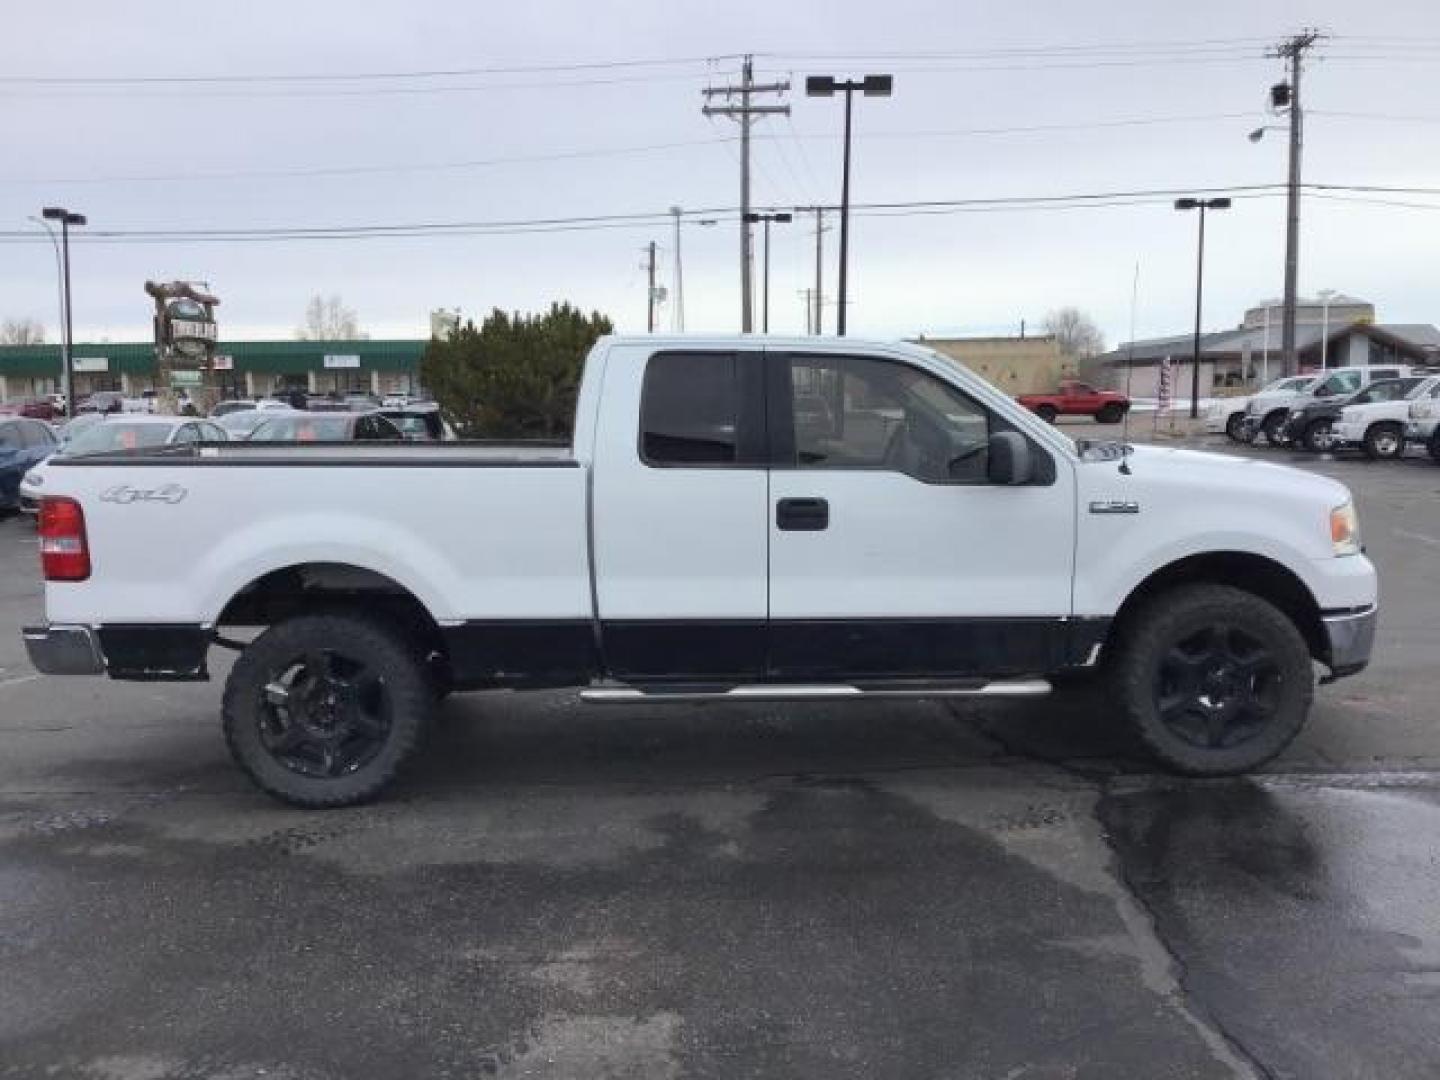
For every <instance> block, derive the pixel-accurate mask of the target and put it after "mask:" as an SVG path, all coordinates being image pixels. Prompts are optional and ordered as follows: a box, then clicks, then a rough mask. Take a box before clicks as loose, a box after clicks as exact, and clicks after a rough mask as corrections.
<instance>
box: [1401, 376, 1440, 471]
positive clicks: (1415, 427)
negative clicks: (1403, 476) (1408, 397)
mask: <svg viewBox="0 0 1440 1080" xmlns="http://www.w3.org/2000/svg"><path fill="white" fill-rule="evenodd" d="M1405 445H1407V446H1422V447H1424V448H1425V450H1426V452H1428V453H1429V455H1430V460H1431V461H1434V462H1435V463H1436V464H1437V465H1440V389H1432V391H1431V392H1430V393H1429V394H1428V395H1427V396H1423V397H1417V398H1415V399H1414V400H1412V401H1411V402H1410V410H1409V416H1408V417H1407V418H1406V420H1405Z"/></svg>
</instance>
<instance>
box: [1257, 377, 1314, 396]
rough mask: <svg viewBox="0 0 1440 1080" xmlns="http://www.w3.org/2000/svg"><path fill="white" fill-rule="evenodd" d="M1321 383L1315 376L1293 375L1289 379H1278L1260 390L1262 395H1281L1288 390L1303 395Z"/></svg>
mask: <svg viewBox="0 0 1440 1080" xmlns="http://www.w3.org/2000/svg"><path fill="white" fill-rule="evenodd" d="M1317 381H1319V380H1317V379H1316V377H1315V376H1314V375H1291V376H1289V377H1288V378H1284V379H1276V380H1275V381H1274V382H1272V383H1270V384H1268V385H1267V386H1263V387H1261V388H1260V393H1262V394H1279V393H1283V392H1284V391H1287V390H1293V391H1294V392H1295V393H1297V394H1303V393H1304V392H1305V391H1306V390H1309V389H1310V387H1312V386H1314V385H1315V383H1316V382H1317Z"/></svg>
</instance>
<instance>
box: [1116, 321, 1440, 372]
mask: <svg viewBox="0 0 1440 1080" xmlns="http://www.w3.org/2000/svg"><path fill="white" fill-rule="evenodd" d="M1353 333H1362V334H1365V335H1366V336H1368V337H1374V338H1378V339H1380V340H1382V341H1386V342H1389V343H1390V344H1392V345H1395V346H1396V347H1397V348H1399V349H1401V350H1403V351H1406V352H1409V353H1410V354H1411V355H1412V356H1414V357H1415V358H1416V359H1421V358H1424V357H1425V356H1426V354H1428V353H1429V352H1431V351H1432V350H1437V349H1440V329H1437V328H1436V327H1434V326H1431V325H1430V324H1429V323H1380V324H1376V323H1363V322H1356V323H1347V324H1345V325H1341V326H1337V327H1334V328H1332V329H1331V330H1330V333H1329V335H1328V337H1329V340H1330V343H1331V345H1334V343H1335V342H1337V341H1339V340H1341V339H1342V338H1345V337H1348V336H1349V335H1350V334H1353ZM1325 336H1326V335H1324V334H1322V333H1321V327H1319V326H1309V325H1305V326H1297V327H1295V349H1296V351H1297V352H1299V353H1305V352H1309V351H1310V350H1312V349H1318V348H1319V347H1320V341H1321V338H1322V337H1325ZM1194 342H1195V336H1194V334H1174V335H1171V336H1169V337H1162V338H1147V339H1145V340H1143V341H1134V342H1124V343H1122V344H1120V345H1119V346H1117V347H1116V348H1115V349H1113V350H1111V351H1110V352H1108V353H1106V354H1105V355H1104V356H1102V357H1101V358H1100V359H1101V362H1102V363H1106V364H1112V365H1119V364H1126V363H1129V362H1131V361H1133V362H1134V363H1137V364H1158V363H1159V362H1160V361H1161V360H1163V359H1165V357H1167V356H1168V357H1170V358H1171V359H1174V360H1184V359H1187V358H1189V357H1190V356H1191V355H1192V354H1193V352H1194ZM1267 349H1268V350H1269V351H1270V352H1271V353H1272V354H1274V353H1278V352H1279V351H1280V332H1279V328H1278V327H1274V326H1272V327H1271V328H1270V331H1269V333H1268V334H1267V333H1266V331H1265V330H1264V329H1263V328H1261V329H1250V330H1247V329H1244V328H1240V329H1235V330H1220V331H1215V332H1211V333H1206V334H1201V335H1200V356H1201V358H1202V359H1208V360H1235V359H1239V358H1241V357H1243V356H1245V355H1247V354H1249V355H1253V356H1259V355H1261V354H1262V353H1263V352H1265V351H1266V350H1267Z"/></svg>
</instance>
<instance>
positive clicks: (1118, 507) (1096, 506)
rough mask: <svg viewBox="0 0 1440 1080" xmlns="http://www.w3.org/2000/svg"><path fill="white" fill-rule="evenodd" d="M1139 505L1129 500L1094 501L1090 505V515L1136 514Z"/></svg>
mask: <svg viewBox="0 0 1440 1080" xmlns="http://www.w3.org/2000/svg"><path fill="white" fill-rule="evenodd" d="M1139 512H1140V504H1139V503H1138V502H1134V501H1133V500H1131V499H1096V500H1095V501H1094V502H1092V503H1091V504H1090V513H1092V514H1138V513H1139Z"/></svg>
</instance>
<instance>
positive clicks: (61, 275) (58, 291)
mask: <svg viewBox="0 0 1440 1080" xmlns="http://www.w3.org/2000/svg"><path fill="white" fill-rule="evenodd" d="M29 220H30V221H33V222H35V224H36V225H39V226H40V227H41V228H42V229H44V230H45V233H46V235H47V236H49V237H50V246H51V248H53V249H54V251H55V297H56V300H57V301H58V302H59V305H60V337H61V339H62V340H63V339H64V337H65V267H64V264H63V263H62V262H61V260H60V238H59V237H58V236H56V235H55V230H54V229H52V228H51V227H50V223H49V222H48V221H46V220H45V219H44V218H38V217H36V216H35V215H34V214H31V215H30V216H29ZM68 352H69V350H68V349H66V348H64V346H63V345H62V347H61V352H60V390H61V392H62V393H63V394H64V395H65V408H66V409H67V410H68V409H69V408H70V392H69V388H68V387H67V386H66V385H65V372H66V371H68V370H69V366H68V362H67V356H68Z"/></svg>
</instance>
